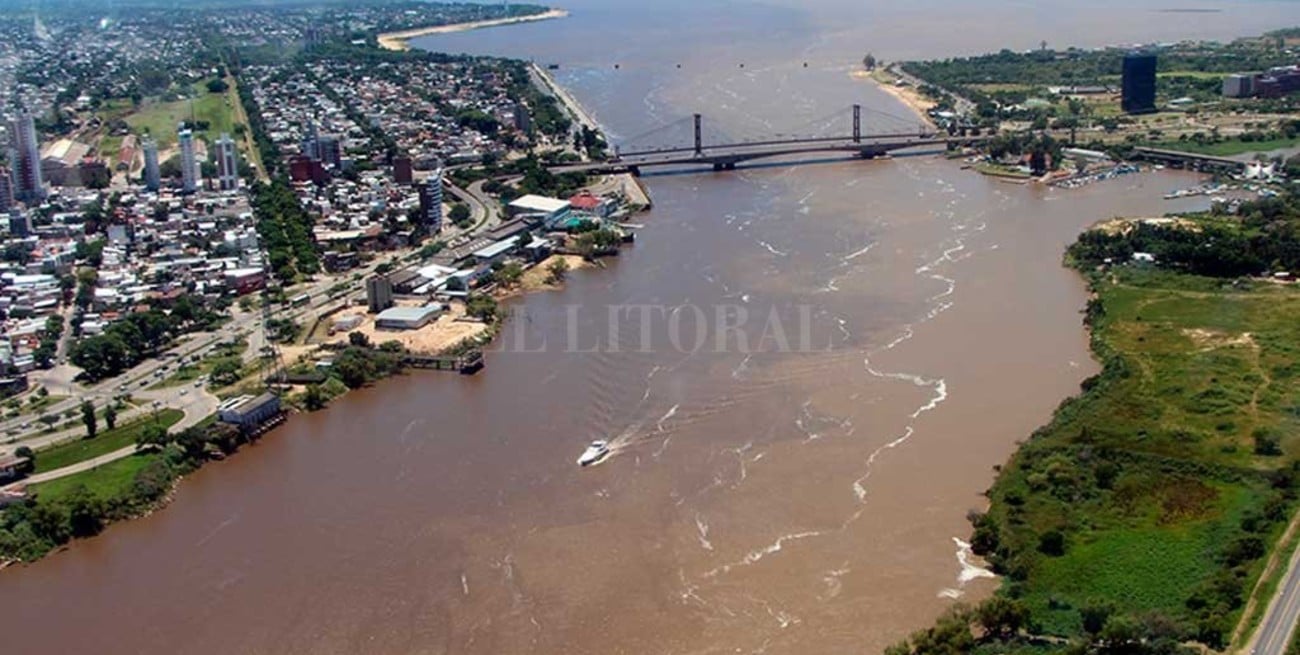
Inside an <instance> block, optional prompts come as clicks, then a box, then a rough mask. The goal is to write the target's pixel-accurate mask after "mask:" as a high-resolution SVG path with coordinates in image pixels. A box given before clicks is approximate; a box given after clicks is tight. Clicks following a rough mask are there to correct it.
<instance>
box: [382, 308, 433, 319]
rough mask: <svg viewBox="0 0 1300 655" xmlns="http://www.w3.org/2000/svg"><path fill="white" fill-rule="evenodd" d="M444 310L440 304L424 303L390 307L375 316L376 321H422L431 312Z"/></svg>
mask: <svg viewBox="0 0 1300 655" xmlns="http://www.w3.org/2000/svg"><path fill="white" fill-rule="evenodd" d="M440 311H442V307H441V306H440V305H424V306H423V307H390V308H388V309H385V310H384V311H382V312H379V316H376V317H375V320H376V321H420V320H423V319H425V318H426V317H428V316H429V315H430V314H436V313H438V312H440Z"/></svg>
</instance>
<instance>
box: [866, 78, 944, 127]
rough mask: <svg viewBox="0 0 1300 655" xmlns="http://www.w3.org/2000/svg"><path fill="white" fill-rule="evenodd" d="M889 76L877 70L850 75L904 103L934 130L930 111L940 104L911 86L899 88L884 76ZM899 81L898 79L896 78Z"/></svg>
mask: <svg viewBox="0 0 1300 655" xmlns="http://www.w3.org/2000/svg"><path fill="white" fill-rule="evenodd" d="M885 75H888V73H886V72H884V70H883V69H881V68H877V69H876V70H875V71H872V72H868V71H863V70H858V71H853V72H852V73H850V74H849V76H850V77H852V78H853V79H855V80H867V81H868V82H871V83H872V84H874V85H875V86H876V88H877V89H880V90H881V91H884V92H885V93H886V94H888V95H889V96H890V97H891V98H893V99H894V100H897V101H898V102H900V103H902V104H903V105H904V106H906V107H907V108H908V109H909V110H911V111H912V113H913V114H916V117H917V118H918V119H920V120H921V121H922V122H923V123H924V124H925V125H926V126H928V127H930V128H934V127H935V124H934V121H932V120H930V113H929V112H930V110H931V109H934V108H935V107H936V106H938V104H939V103H937V102H935V101H933V100H931V99H929V98H927V97H925V96H923V95H921V92H920V91H917V90H916V88H915V87H913V86H911V85H903V86H898V85H896V84H893V83H890V82H888V81H887V80H885V79H882V76H885ZM894 79H895V80H897V79H898V78H894Z"/></svg>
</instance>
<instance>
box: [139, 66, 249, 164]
mask: <svg viewBox="0 0 1300 655" xmlns="http://www.w3.org/2000/svg"><path fill="white" fill-rule="evenodd" d="M205 84H206V83H205V82H204V83H199V84H195V85H194V88H193V89H192V91H191V97H190V99H186V100H177V101H175V102H157V101H146V102H145V103H144V104H142V105H141V106H140V109H139V110H138V111H136V112H134V113H131V114H129V115H127V116H126V122H127V124H128V125H130V126H131V131H133V132H136V133H139V134H146V133H147V134H150V135H152V136H153V138H154V139H156V140H157V141H158V145H159V147H160V148H167V147H170V146H172V145H175V144H176V126H177V124H179V123H180V122H181V121H186V120H190V119H191V117H192V118H193V119H194V120H196V121H207V122H208V124H209V127H208V130H207V131H206V132H202V133H201V134H203V135H205V136H207V137H208V138H209V139H216V138H217V137H218V136H220V135H221V133H222V132H230V133H233V132H234V129H235V104H237V103H235V104H232V101H231V98H230V95H229V94H227V93H209V92H208V90H207V88H206V86H205Z"/></svg>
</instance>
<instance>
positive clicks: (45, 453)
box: [36, 409, 185, 477]
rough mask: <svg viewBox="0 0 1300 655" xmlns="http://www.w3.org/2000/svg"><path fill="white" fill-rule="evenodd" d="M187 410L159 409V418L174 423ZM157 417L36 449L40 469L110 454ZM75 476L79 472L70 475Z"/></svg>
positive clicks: (37, 465) (168, 425) (48, 469)
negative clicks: (92, 437) (77, 439)
mask: <svg viewBox="0 0 1300 655" xmlns="http://www.w3.org/2000/svg"><path fill="white" fill-rule="evenodd" d="M184 417H185V413H184V412H182V411H180V410H176V409H166V410H163V411H161V412H158V422H159V423H161V424H162V425H163V426H164V427H171V426H172V425H175V424H176V423H178V422H180V420H181V419H182V418H184ZM153 421H154V419H152V418H147V419H141V420H138V421H134V422H132V423H129V424H127V425H120V426H118V427H117V428H116V429H114V430H106V431H104V432H101V433H100V434H99V435H98V436H96V437H95V438H94V439H81V440H79V441H74V442H72V443H67V444H62V445H59V446H54V447H53V448H46V449H45V450H38V451H36V472H37V473H44V472H46V471H53V470H55V469H60V468H63V467H65V466H68V465H70V464H76V463H77V462H82V461H85V460H88V459H92V458H95V457H99V456H100V455H107V454H108V453H111V452H113V451H115V450H119V449H122V448H125V447H127V446H129V445H131V444H133V443H135V438H136V436H137V435H138V434H139V433H140V432H141V431H142V430H143V429H144V427H145V426H146V425H149V424H150V423H153ZM70 477H75V476H70Z"/></svg>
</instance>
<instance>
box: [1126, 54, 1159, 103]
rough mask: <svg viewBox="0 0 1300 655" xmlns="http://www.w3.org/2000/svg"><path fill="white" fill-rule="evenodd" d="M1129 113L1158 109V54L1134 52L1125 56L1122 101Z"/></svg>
mask: <svg viewBox="0 0 1300 655" xmlns="http://www.w3.org/2000/svg"><path fill="white" fill-rule="evenodd" d="M1120 104H1121V106H1122V107H1123V108H1124V112H1125V113H1128V114H1147V113H1150V112H1153V111H1155V110H1156V56H1155V54H1153V53H1148V52H1133V53H1129V54H1127V55H1125V56H1124V95H1123V96H1122V99H1121V101H1120Z"/></svg>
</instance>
